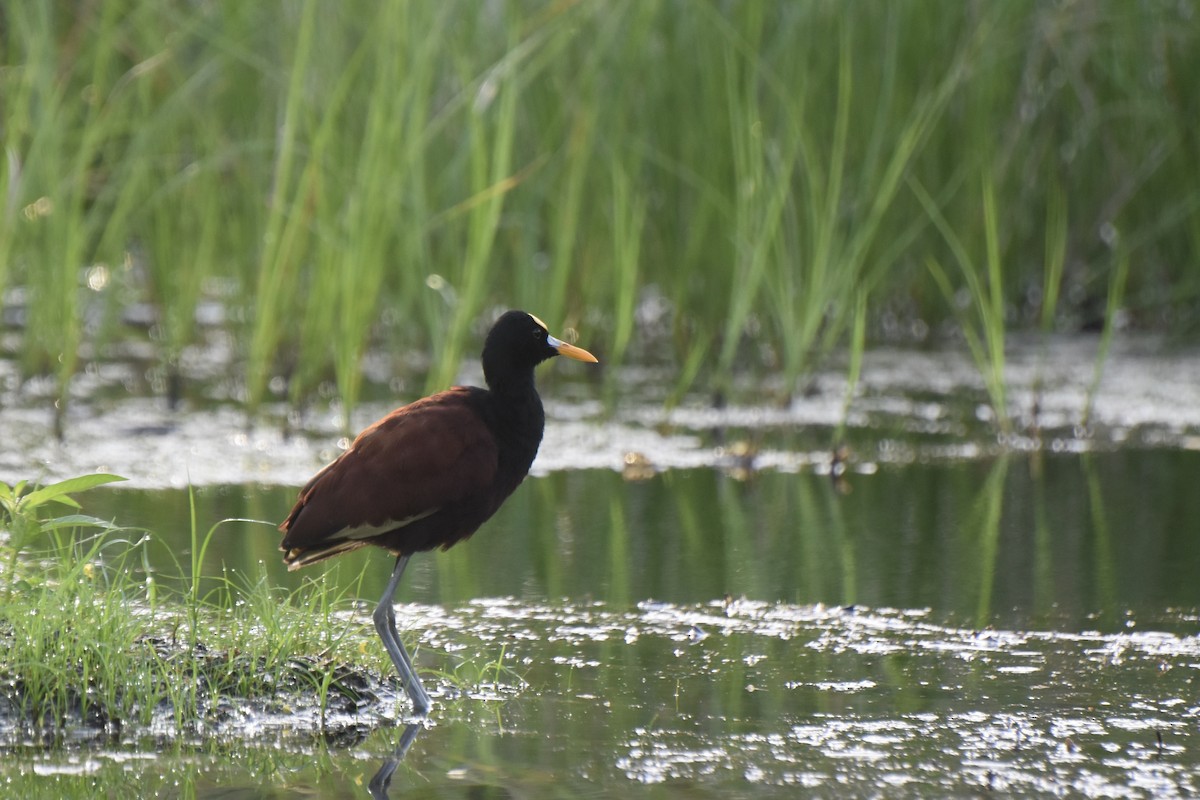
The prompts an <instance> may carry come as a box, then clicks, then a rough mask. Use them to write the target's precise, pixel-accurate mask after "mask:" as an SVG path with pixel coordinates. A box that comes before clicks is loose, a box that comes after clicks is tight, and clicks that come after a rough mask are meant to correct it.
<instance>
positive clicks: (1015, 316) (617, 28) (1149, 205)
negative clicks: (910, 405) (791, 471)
mask: <svg viewBox="0 0 1200 800" xmlns="http://www.w3.org/2000/svg"><path fill="white" fill-rule="evenodd" d="M1187 13H1188V12H1187V10H1186V7H1184V6H1167V5H1156V4H1133V5H1129V4H1126V5H1122V4H1106V5H1101V6H1096V5H1088V4H1065V5H1064V4H1050V5H1048V4H1037V3H1004V4H988V5H982V6H979V5H961V6H960V5H951V6H947V5H945V4H942V3H935V2H930V1H927V0H917V2H913V3H904V4H894V5H889V6H888V7H886V8H885V9H884V10H883V11H881V12H879V13H876V12H875V11H874V10H871V11H870V12H869V13H868V11H867V10H866V9H864V8H863V7H860V6H858V5H856V4H814V3H777V4H762V3H744V4H731V5H730V4H719V3H709V2H702V3H699V4H696V5H686V4H680V3H678V2H674V1H673V0H650V1H649V2H616V3H587V2H564V3H556V4H552V5H549V6H546V5H537V4H531V3H528V2H525V1H524V0H505V1H504V2H498V3H492V4H487V5H484V6H480V5H479V4H477V3H472V2H469V0H449V1H448V2H446V3H441V4H384V5H379V4H370V3H362V2H359V0H351V2H348V3H343V4H328V3H320V2H316V1H315V0H300V2H298V3H295V4H290V5H286V6H282V7H274V6H263V5H261V4H195V3H187V2H182V0H167V2H163V3H157V2H149V0H117V2H112V3H104V4H97V5H94V6H88V7H87V8H86V9H85V10H84V11H83V12H81V13H80V14H78V15H68V14H66V13H65V12H64V11H60V10H57V9H55V8H53V7H52V6H48V5H44V4H42V5H38V4H34V5H28V4H23V5H22V4H18V5H17V6H14V7H13V9H11V10H10V11H9V12H8V13H7V14H6V18H5V20H6V25H5V26H4V31H3V32H2V33H0V35H2V36H3V37H4V44H5V53H6V68H5V69H4V70H3V71H2V72H0V108H3V114H4V126H3V129H2V132H0V136H2V137H3V140H4V141H3V143H4V147H5V156H4V160H3V164H2V165H0V170H3V173H2V174H3V177H4V179H5V185H4V198H3V205H2V208H3V213H2V215H0V289H2V290H3V291H4V292H5V301H6V303H7V304H8V305H9V307H10V308H12V307H15V308H16V309H17V310H18V311H19V312H21V313H19V314H18V315H16V317H15V318H14V319H16V321H17V322H18V324H19V325H20V326H21V327H20V331H21V334H20V342H19V348H20V351H21V353H20V355H21V359H22V363H23V366H24V372H25V374H26V375H34V374H46V375H49V376H53V383H54V384H55V386H56V391H55V394H56V396H57V397H58V398H59V400H60V401H61V400H64V399H65V397H66V394H67V392H66V389H67V386H68V385H69V382H70V378H71V376H72V375H73V374H74V372H75V371H76V370H77V369H78V367H79V364H80V360H79V359H80V357H81V356H80V353H81V351H82V352H83V353H85V354H89V353H92V352H98V351H100V350H102V349H103V346H104V344H105V341H106V340H105V336H107V335H108V334H107V333H106V332H105V331H107V330H108V329H107V328H104V329H103V330H102V329H101V327H102V326H98V325H95V324H93V323H92V322H91V321H90V320H94V319H95V317H94V316H90V317H89V322H88V323H87V324H85V323H84V321H83V318H84V314H85V307H86V309H87V310H88V313H89V314H95V311H94V309H95V308H96V307H97V306H99V305H104V304H111V305H112V306H115V307H117V309H118V310H120V307H122V306H123V305H125V304H127V303H129V302H132V301H133V300H135V299H136V300H145V301H148V302H149V303H151V304H152V305H153V306H155V307H156V308H157V313H158V319H157V322H156V325H157V327H156V329H155V331H154V334H155V335H154V339H153V340H154V341H155V342H156V343H157V345H158V346H159V348H160V357H161V359H162V361H163V363H164V364H166V365H167V366H168V369H173V368H174V366H173V365H175V364H176V363H177V362H178V361H179V360H180V358H181V355H180V353H182V351H183V349H184V348H185V347H186V346H187V344H188V343H189V342H191V341H194V339H195V309H196V307H197V304H198V303H199V302H201V301H202V300H205V299H210V300H214V301H216V302H217V303H219V304H220V305H221V306H222V307H223V308H224V310H225V311H226V320H227V323H226V324H227V327H228V330H229V332H230V333H231V334H232V335H233V337H234V352H235V353H236V357H237V361H236V364H235V365H234V368H235V375H234V377H235V379H237V380H238V381H240V382H242V383H243V384H244V397H245V400H246V403H247V406H248V407H249V408H251V409H255V408H258V407H260V406H261V405H262V404H263V403H264V402H265V401H266V400H267V399H269V398H271V397H273V396H278V395H279V394H280V393H281V392H283V391H284V390H285V387H286V392H287V394H288V395H289V397H290V400H291V401H292V402H293V403H295V404H297V405H299V404H303V403H304V402H306V401H307V400H308V399H309V398H311V397H312V396H313V395H314V394H315V393H316V392H318V391H321V387H322V386H330V385H333V386H336V392H337V394H338V395H340V397H341V399H342V401H343V405H342V409H343V412H344V416H343V419H342V424H343V426H347V425H348V418H349V417H348V415H349V413H350V411H351V409H352V408H353V406H354V405H355V403H356V402H357V400H358V398H359V397H360V395H361V392H362V388H361V381H362V378H361V362H362V357H363V354H364V353H365V352H366V351H367V350H368V349H370V348H371V347H373V346H377V345H383V346H387V347H391V348H396V349H403V350H407V351H423V352H429V353H431V354H432V358H431V360H430V361H429V362H426V363H425V364H423V366H428V367H429V368H430V369H429V374H428V375H427V376H426V380H427V382H428V383H427V385H428V386H430V387H433V386H436V387H438V388H440V387H442V386H444V385H445V384H446V383H449V382H451V381H452V380H453V378H454V375H455V373H456V371H457V369H458V366H459V364H460V363H461V361H462V360H463V359H464V357H465V356H467V354H468V353H469V352H473V351H474V349H475V348H476V346H477V341H478V336H479V334H480V333H481V332H482V331H483V330H484V329H485V328H486V324H487V322H488V321H489V319H490V317H491V315H492V314H493V313H494V309H495V308H497V307H511V306H521V307H528V308H530V310H533V311H536V312H537V313H539V314H541V315H542V316H543V317H546V318H547V320H548V321H554V320H556V321H558V322H559V323H562V324H565V325H568V326H575V325H580V326H586V327H587V329H588V333H589V334H590V335H589V337H588V339H589V343H594V342H600V343H604V342H611V343H612V344H611V345H609V346H606V347H598V349H601V350H602V351H603V350H605V349H611V350H612V353H610V354H607V355H609V356H612V355H615V358H611V357H610V358H609V359H608V360H607V361H606V363H610V364H612V365H614V366H620V364H621V363H623V362H627V361H633V360H638V359H646V360H649V361H656V362H661V363H667V364H670V365H671V366H672V368H673V370H674V372H673V374H672V376H671V378H670V383H672V384H673V389H674V391H673V393H672V396H673V397H679V396H681V394H682V393H683V392H686V391H688V390H689V389H690V388H692V387H693V386H697V385H699V386H704V387H706V388H712V389H719V390H729V389H731V388H733V387H736V386H737V385H738V383H737V380H736V377H737V375H738V374H739V373H740V372H743V371H748V372H758V371H770V372H773V373H776V374H778V375H779V377H780V379H781V380H780V382H779V384H778V385H779V386H781V388H782V390H783V391H784V392H785V393H787V392H791V391H793V390H794V389H795V387H796V386H797V384H798V383H799V382H800V381H801V380H802V379H803V377H804V375H805V374H806V373H807V372H808V371H810V370H811V369H812V368H813V367H814V366H815V365H816V364H818V363H820V361H821V359H822V358H824V356H825V355H826V354H827V353H828V352H829V351H830V350H831V349H832V348H834V347H837V346H840V345H844V344H846V343H847V342H848V340H849V339H850V337H852V336H853V335H854V333H855V331H856V330H857V325H858V324H859V320H860V319H861V317H860V314H859V312H860V305H859V302H860V298H862V297H863V296H865V298H866V303H867V307H866V314H867V316H866V320H867V322H868V325H867V329H866V330H867V331H868V334H874V333H876V332H878V331H879V330H881V326H880V325H878V324H877V322H878V321H879V320H880V319H881V318H884V317H885V316H891V315H894V314H896V313H899V315H900V316H901V317H904V318H905V319H906V320H907V319H911V320H912V321H913V322H914V325H913V326H912V329H914V330H915V329H921V328H923V329H925V330H939V329H940V328H941V323H944V322H947V321H950V322H952V323H957V324H961V319H960V317H959V312H958V310H956V306H955V303H954V302H953V301H952V298H951V297H949V296H947V295H946V294H945V292H944V291H943V289H944V287H943V285H942V282H941V281H940V280H939V279H938V277H937V276H936V274H935V272H934V271H933V270H930V269H929V268H928V267H926V266H925V265H926V264H927V263H929V262H930V260H931V259H933V260H934V261H936V262H937V263H938V264H946V265H947V266H948V267H949V268H950V269H951V270H952V272H953V274H954V275H955V276H956V278H958V279H961V281H962V282H963V285H966V277H965V275H964V274H962V273H961V269H962V268H963V264H964V263H965V264H967V268H968V269H970V270H971V271H972V273H973V275H974V277H973V279H972V280H973V282H974V283H975V284H977V285H979V286H981V287H982V286H988V285H994V284H995V281H994V280H993V278H992V276H991V272H990V270H992V269H993V264H992V262H991V260H990V258H989V257H988V256H987V255H986V254H988V253H990V252H992V250H993V249H994V247H993V244H995V245H996V246H998V247H999V252H1000V256H1001V259H1002V260H1003V264H1002V265H1001V269H1002V272H1003V277H1004V280H1003V283H1002V285H997V286H996V289H997V292H996V296H995V298H992V297H990V296H989V300H988V302H989V304H990V303H992V302H993V301H995V300H998V301H1000V302H1002V303H1003V304H1006V305H1007V306H1008V307H1009V309H1010V313H1009V314H1007V315H1006V317H1007V318H1006V320H1005V321H1004V325H1003V327H1004V328H1006V329H1007V328H1011V327H1012V326H1014V325H1024V326H1031V327H1037V326H1043V327H1044V325H1045V322H1044V320H1039V319H1038V318H1039V311H1038V309H1037V308H1033V307H1032V305H1031V304H1030V301H1029V300H1028V299H1027V298H1028V297H1030V296H1032V295H1031V293H1029V292H1028V291H1027V289H1028V287H1030V286H1041V287H1043V289H1045V288H1046V287H1048V286H1050V285H1051V284H1055V285H1058V286H1061V287H1062V288H1061V290H1058V291H1057V292H1056V293H1054V297H1053V299H1054V300H1055V302H1053V303H1046V302H1045V301H1046V300H1049V299H1051V293H1050V292H1047V291H1042V292H1041V298H1042V304H1041V306H1040V309H1041V310H1044V311H1045V312H1046V313H1052V312H1053V313H1054V314H1055V315H1056V316H1057V318H1058V319H1059V320H1061V321H1063V322H1065V323H1067V324H1068V325H1069V324H1071V323H1072V321H1073V320H1076V319H1080V318H1082V317H1083V316H1085V315H1086V313H1087V312H1088V311H1089V309H1091V308H1092V307H1094V306H1095V304H1096V302H1097V300H1098V298H1100V297H1101V296H1102V294H1103V292H1104V288H1103V287H1105V286H1107V285H1109V284H1110V283H1111V276H1112V272H1113V270H1114V269H1115V268H1116V266H1117V265H1116V263H1113V262H1111V260H1110V259H1108V257H1107V255H1108V252H1109V250H1110V247H1109V244H1108V243H1106V242H1105V241H1104V239H1105V237H1106V236H1107V234H1106V233H1105V232H1106V231H1110V230H1120V231H1121V232H1122V236H1123V238H1124V240H1125V242H1126V243H1128V245H1129V248H1130V252H1131V254H1132V255H1133V256H1134V257H1136V258H1137V259H1138V260H1139V263H1144V264H1146V265H1147V266H1146V268H1145V269H1140V270H1137V271H1131V272H1130V273H1129V275H1128V279H1127V283H1128V285H1127V294H1126V296H1127V297H1128V298H1130V301H1131V303H1133V304H1134V305H1135V306H1136V308H1137V309H1138V310H1139V313H1138V314H1137V315H1135V317H1134V319H1135V321H1137V322H1139V323H1140V324H1146V325H1151V326H1156V327H1163V328H1166V329H1170V330H1178V331H1182V332H1186V331H1187V330H1189V325H1193V326H1194V322H1192V323H1189V319H1192V317H1190V316H1189V313H1190V312H1189V311H1188V305H1187V303H1188V302H1189V301H1188V300H1187V298H1188V297H1194V296H1195V294H1196V292H1197V285H1198V284H1197V283H1196V281H1195V278H1194V276H1193V275H1192V274H1191V272H1190V271H1189V270H1188V269H1187V268H1185V266H1184V265H1187V264H1189V263H1191V260H1193V258H1192V257H1193V255H1194V251H1195V246H1196V241H1197V235H1196V228H1195V223H1194V219H1195V218H1196V213H1195V212H1196V211H1197V210H1200V189H1197V188H1196V187H1197V182H1196V181H1195V180H1194V178H1195V175H1196V171H1195V169H1196V168H1195V162H1196V158H1195V154H1196V141H1197V139H1196V136H1195V132H1194V125H1193V123H1192V119H1193V118H1194V117H1195V114H1194V113H1193V112H1194V111H1195V102H1194V101H1193V100H1192V99H1191V98H1192V97H1193V96H1194V95H1196V94H1198V93H1200V81H1198V79H1197V78H1196V77H1195V76H1196V75H1197V74H1200V70H1198V69H1192V67H1195V66H1196V64H1197V58H1196V56H1195V53H1197V52H1200V32H1198V31H1197V29H1196V26H1194V25H1190V24H1188V19H1187V16H1186V15H1187ZM985 173H987V174H988V175H989V177H988V180H989V181H990V182H991V183H990V185H991V187H992V188H991V190H990V192H991V195H990V196H991V201H990V202H993V203H994V207H995V212H994V213H996V214H998V215H999V219H998V220H996V222H997V224H996V225H995V226H994V227H992V226H991V224H990V223H987V222H986V220H984V212H983V208H984V204H983V202H982V197H983V196H982V195H980V194H979V193H978V192H977V191H976V190H975V187H976V186H978V181H979V179H980V176H981V175H984V174H985ZM909 187H920V191H921V192H923V195H919V193H918V192H917V191H915V190H910V188H909ZM1056 194H1061V196H1062V197H1069V198H1070V215H1069V217H1062V218H1058V217H1051V216H1049V215H1043V214H1041V213H1040V212H1038V213H1034V211H1033V210H1034V209H1044V208H1047V207H1048V206H1053V205H1054V202H1055V201H1054V200H1053V196H1055V195H1056ZM614 214H615V216H614ZM981 221H982V222H984V224H980V223H981ZM1047 225H1050V226H1052V227H1053V226H1058V225H1062V226H1063V228H1062V229H1061V231H1059V229H1058V228H1057V227H1054V228H1053V230H1054V232H1053V233H1050V232H1048V231H1047V227H1046V226H1047ZM948 233H950V234H952V236H948V235H947V234H948ZM993 234H998V239H997V241H996V242H995V243H990V242H989V236H991V235H993ZM1049 235H1053V236H1055V237H1058V238H1057V239H1055V241H1056V242H1065V247H1064V248H1061V249H1055V250H1053V252H1054V253H1059V252H1062V254H1063V256H1062V261H1061V262H1060V264H1061V269H1060V267H1056V266H1054V260H1055V259H1057V258H1058V256H1057V255H1054V256H1053V258H1052V259H1051V261H1050V262H1049V264H1048V268H1049V269H1051V270H1059V269H1060V271H1059V272H1058V273H1057V279H1056V275H1055V274H1054V273H1053V272H1052V273H1046V272H1045V271H1044V270H1043V264H1046V263H1047V247H1048V246H1049V245H1048V243H1047V236H1049ZM951 239H956V240H957V241H958V242H959V243H961V245H962V248H963V249H964V250H965V251H966V252H967V253H970V254H972V255H973V256H974V257H973V259H971V260H970V261H968V262H963V261H961V259H959V258H957V257H956V256H955V255H954V253H953V252H950V250H951V248H950V247H949V245H948V242H949V241H950V240H951ZM1058 247H1059V246H1058V245H1057V244H1055V245H1054V248H1058ZM947 257H949V258H950V259H951V261H947ZM954 264H957V266H954ZM98 266H99V267H104V268H105V269H107V270H108V272H109V274H110V276H111V277H112V280H110V281H109V282H108V284H107V285H105V284H104V282H103V281H95V282H94V286H93V287H92V288H93V289H95V292H94V293H93V292H90V291H88V290H85V289H81V286H82V285H83V282H82V281H81V279H80V276H81V274H88V273H86V271H87V270H89V269H92V268H94V267H98ZM96 274H97V275H102V274H103V272H102V271H101V272H100V273H96ZM955 283H958V281H957V280H956V281H955ZM106 286H107V288H105V287H106ZM129 287H133V288H135V289H136V290H137V291H136V292H132V293H125V294H122V293H120V292H119V291H118V290H119V289H121V288H126V289H127V288H129ZM1175 288H1180V289H1181V291H1182V293H1180V292H1176V291H1174V289H1175ZM968 291H969V289H968ZM989 291H990V290H989ZM1189 293H1190V294H1189ZM84 297H86V298H87V301H86V303H85V302H84V300H82V299H81V298H84ZM1181 298H1182V299H1181ZM1101 303H1102V301H1101ZM990 307H991V306H990V305H989V308H990ZM917 323H924V324H923V325H921V324H917ZM556 324H557V323H556ZM642 325H646V326H650V327H648V328H647V329H646V330H647V331H649V332H652V333H654V334H655V339H654V344H653V348H650V347H649V346H648V345H647V344H645V343H643V342H642V341H641V338H640V337H639V336H638V333H640V332H641V328H640V327H639V326H642ZM980 333H981V334H982V333H984V330H983V329H980ZM993 333H994V332H992V331H988V332H987V336H992V335H993ZM980 344H981V345H982V347H983V349H982V351H981V352H982V353H983V354H984V355H985V356H986V357H987V358H989V359H991V358H994V357H995V356H996V355H998V354H999V352H1000V351H999V349H997V347H996V344H997V343H996V342H995V341H993V340H989V339H987V337H986V336H981V339H980ZM89 345H92V346H93V347H91V348H89ZM399 363H406V364H407V363H411V362H409V361H404V362H400V361H397V364H399ZM994 367H995V365H994V364H993V366H990V367H989V368H988V369H989V371H991V372H993V373H994V371H995V369H994ZM401 377H402V378H407V377H408V376H401ZM990 381H991V384H992V389H993V391H994V390H995V389H997V388H998V386H997V385H996V383H995V380H994V375H993V378H992V379H990ZM289 382H290V383H289ZM60 408H61V403H60Z"/></svg>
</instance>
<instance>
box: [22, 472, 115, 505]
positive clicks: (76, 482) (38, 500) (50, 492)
mask: <svg viewBox="0 0 1200 800" xmlns="http://www.w3.org/2000/svg"><path fill="white" fill-rule="evenodd" d="M123 480H126V479H125V478H122V477H121V476H120V475H109V474H108V473H104V472H97V473H95V474H94V475H80V476H79V477H77V478H67V479H66V480H65V481H59V482H58V483H52V484H50V485H49V486H43V487H42V488H40V489H37V490H36V491H32V492H30V493H29V494H27V495H25V497H23V498H21V505H22V506H23V507H25V508H27V509H31V508H37V507H38V506H40V505H42V504H43V503H47V502H50V501H51V500H54V501H56V502H59V503H64V504H66V505H69V506H74V507H75V508H78V507H79V504H78V503H76V502H75V501H74V500H72V499H71V498H69V497H67V498H65V499H64V495H66V494H67V493H68V492H82V491H86V490H88V489H92V488H94V487H96V486H102V485H104V484H106V483H113V482H115V481H123Z"/></svg>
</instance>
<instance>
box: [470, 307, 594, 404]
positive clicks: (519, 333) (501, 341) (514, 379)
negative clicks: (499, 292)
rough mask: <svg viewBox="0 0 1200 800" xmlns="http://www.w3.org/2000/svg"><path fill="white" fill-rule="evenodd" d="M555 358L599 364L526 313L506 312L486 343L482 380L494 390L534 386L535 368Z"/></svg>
mask: <svg viewBox="0 0 1200 800" xmlns="http://www.w3.org/2000/svg"><path fill="white" fill-rule="evenodd" d="M553 356H567V357H568V358H573V359H575V360H576V361H587V362H591V363H595V362H596V357H595V356H593V355H592V354H591V353H589V352H588V351H586V350H584V349H583V348H581V347H576V346H575V345H572V344H567V343H566V342H563V341H560V340H558V339H556V338H554V337H553V336H551V335H550V332H549V331H548V330H546V324H545V323H544V322H542V321H541V320H540V319H538V318H537V317H535V316H533V315H532V314H530V313H527V312H525V311H506V312H504V314H502V315H501V316H500V319H498V320H496V324H495V325H493V326H492V329H491V330H490V331H488V335H487V339H486V340H485V341H484V343H483V376H484V378H485V379H486V380H487V383H488V386H490V387H492V388H493V389H499V388H503V387H504V386H506V385H510V384H524V383H527V382H532V380H533V368H534V367H536V366H537V365H538V364H540V363H542V362H543V361H545V360H546V359H548V358H552V357H553Z"/></svg>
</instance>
